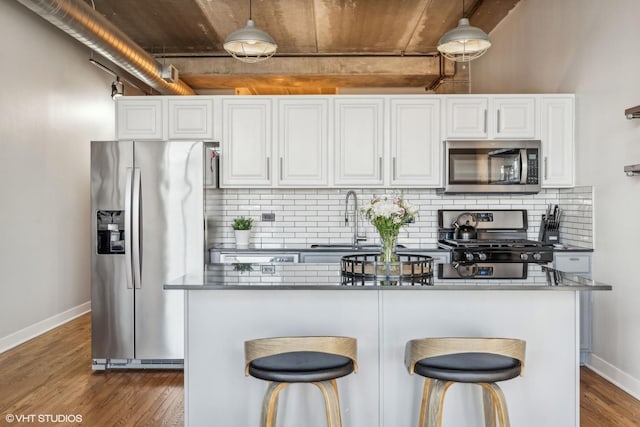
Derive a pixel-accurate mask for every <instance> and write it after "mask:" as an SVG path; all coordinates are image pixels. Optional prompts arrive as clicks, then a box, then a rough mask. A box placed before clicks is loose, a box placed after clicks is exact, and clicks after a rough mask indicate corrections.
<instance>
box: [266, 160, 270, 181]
mask: <svg viewBox="0 0 640 427" xmlns="http://www.w3.org/2000/svg"><path fill="white" fill-rule="evenodd" d="M269 163H271V159H270V158H269V157H267V180H269V179H271V168H270V167H269Z"/></svg>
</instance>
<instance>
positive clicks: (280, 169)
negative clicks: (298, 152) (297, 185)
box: [280, 157, 282, 181]
mask: <svg viewBox="0 0 640 427" xmlns="http://www.w3.org/2000/svg"><path fill="white" fill-rule="evenodd" d="M280 181H282V157H280Z"/></svg>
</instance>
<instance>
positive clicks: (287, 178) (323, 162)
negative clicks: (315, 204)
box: [276, 98, 329, 187]
mask: <svg viewBox="0 0 640 427" xmlns="http://www.w3.org/2000/svg"><path fill="white" fill-rule="evenodd" d="M328 112H329V100H328V99H327V98H295V99H291V98H286V99H285V98H280V99H279V100H278V129H277V133H276V134H277V140H278V180H277V183H278V185H280V186H286V187H290V186H293V187H296V186H297V187H300V186H307V187H308V186H326V185H327V184H328V173H327V164H328V145H329V144H328V133H329V122H328Z"/></svg>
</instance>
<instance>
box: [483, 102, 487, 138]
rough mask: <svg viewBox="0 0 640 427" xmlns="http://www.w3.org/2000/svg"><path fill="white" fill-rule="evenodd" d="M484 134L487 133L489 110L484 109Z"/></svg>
mask: <svg viewBox="0 0 640 427" xmlns="http://www.w3.org/2000/svg"><path fill="white" fill-rule="evenodd" d="M483 129H484V133H487V109H486V108H485V109H484V128H483Z"/></svg>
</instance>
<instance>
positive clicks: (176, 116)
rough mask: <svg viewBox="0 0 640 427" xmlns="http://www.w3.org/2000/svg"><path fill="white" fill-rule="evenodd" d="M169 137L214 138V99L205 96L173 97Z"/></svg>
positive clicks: (170, 102) (170, 104)
mask: <svg viewBox="0 0 640 427" xmlns="http://www.w3.org/2000/svg"><path fill="white" fill-rule="evenodd" d="M168 106H169V139H193V140H203V139H212V138H213V100H212V99H210V98H204V97H186V96H183V97H171V98H169V101H168Z"/></svg>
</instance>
